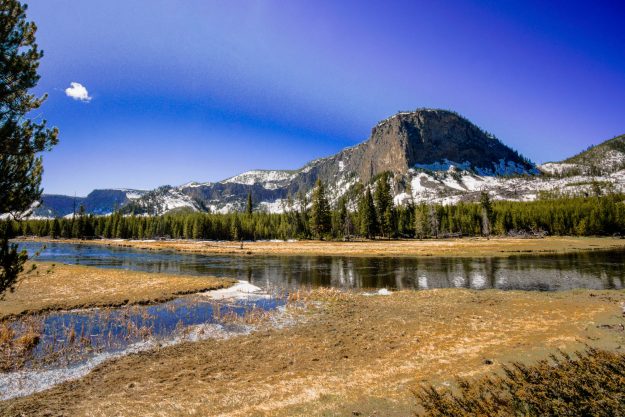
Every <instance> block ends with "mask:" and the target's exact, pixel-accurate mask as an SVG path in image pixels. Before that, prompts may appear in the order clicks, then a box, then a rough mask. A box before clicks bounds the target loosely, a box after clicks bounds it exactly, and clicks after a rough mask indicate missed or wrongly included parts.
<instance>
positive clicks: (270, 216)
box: [14, 174, 625, 240]
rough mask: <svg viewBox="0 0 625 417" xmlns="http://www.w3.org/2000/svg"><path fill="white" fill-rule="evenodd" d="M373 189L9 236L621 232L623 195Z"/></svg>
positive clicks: (382, 181)
mask: <svg viewBox="0 0 625 417" xmlns="http://www.w3.org/2000/svg"><path fill="white" fill-rule="evenodd" d="M375 185H376V186H375V187H367V188H366V189H365V190H364V191H363V192H361V193H360V194H359V196H358V198H357V200H356V201H354V200H348V198H347V197H343V198H341V199H340V200H339V202H338V205H337V207H336V208H335V209H331V208H330V205H329V204H328V197H327V195H326V194H327V192H326V190H325V187H324V186H323V184H322V183H321V182H318V183H317V186H316V188H315V189H314V192H313V199H312V201H311V202H305V201H304V202H302V204H300V205H299V207H300V208H298V209H291V210H287V211H286V212H284V213H268V212H259V211H255V210H254V207H253V202H252V200H251V196H248V203H247V208H246V210H245V211H242V212H234V213H227V214H216V213H213V214H211V213H198V212H191V211H187V212H179V213H175V214H167V215H162V216H136V215H122V214H121V213H120V212H117V213H115V214H113V215H111V216H93V215H87V214H85V212H84V210H81V211H80V212H79V213H78V215H77V216H76V217H75V218H62V219H54V220H30V221H26V222H22V223H21V224H20V225H19V226H18V224H17V223H15V225H14V235H37V236H50V237H53V238H59V237H61V238H91V237H104V238H121V239H154V238H174V239H181V238H182V239H218V240H256V239H309V238H320V239H345V238H353V237H359V238H430V237H448V236H480V235H491V234H494V235H508V234H512V235H527V234H529V235H544V234H549V235H572V236H589V235H604V236H605V235H614V234H618V235H621V234H625V203H624V200H625V196H624V195H623V194H610V195H603V196H601V195H598V196H594V197H573V198H572V197H567V198H563V197H558V198H543V199H541V200H537V201H531V202H515V201H491V199H490V197H489V195H488V194H487V193H483V194H482V197H481V201H480V202H479V203H462V202H461V203H458V204H453V205H441V204H425V203H420V204H415V203H410V202H409V203H408V204H403V205H395V204H394V202H393V197H392V193H391V190H390V187H389V178H388V174H383V175H381V176H380V177H379V178H378V180H377V181H376V184H375ZM350 207H353V210H350Z"/></svg>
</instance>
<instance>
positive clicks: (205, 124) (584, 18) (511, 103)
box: [28, 0, 625, 196]
mask: <svg viewBox="0 0 625 417" xmlns="http://www.w3.org/2000/svg"><path fill="white" fill-rule="evenodd" d="M28 5H29V9H28V18H29V19H30V20H33V21H34V22H35V23H36V24H37V26H38V31H37V41H38V44H39V46H40V47H41V49H43V50H44V52H45V56H44V58H43V59H42V61H41V65H40V68H39V73H40V75H41V80H40V82H39V85H38V86H37V87H36V89H35V92H36V93H38V94H42V93H48V96H49V97H48V100H47V101H46V102H45V103H44V105H43V106H42V107H41V108H40V109H38V110H37V111H36V112H35V113H34V114H33V115H32V116H33V117H35V118H37V119H46V120H48V123H49V124H50V125H52V126H57V127H58V128H59V130H60V136H59V138H60V143H59V145H57V146H56V147H55V148H54V149H53V150H52V152H49V153H46V154H45V155H44V169H45V171H44V176H43V187H44V190H45V192H46V193H58V194H68V195H73V194H76V195H79V196H81V195H86V194H87V193H89V192H90V191H91V190H93V189H97V188H135V189H152V188H155V187H157V186H160V185H165V184H169V185H179V184H183V183H186V182H189V181H199V182H206V181H218V180H222V179H225V178H228V177H230V176H233V175H236V174H239V173H241V172H244V171H247V170H250V169H295V168H298V167H301V166H302V165H304V164H305V163H306V162H308V161H309V160H311V159H315V158H319V157H323V156H328V155H331V154H333V153H336V152H337V151H339V150H341V149H342V148H344V147H347V146H351V145H354V144H356V143H359V142H362V141H364V140H366V139H367V137H368V136H369V134H370V132H371V128H372V127H373V126H374V125H375V124H376V123H377V122H378V121H380V120H382V119H385V118H386V117H388V116H391V115H392V114H394V113H396V112H398V111H405V110H413V109H416V108H419V107H432V108H443V109H451V110H454V111H457V112H459V113H460V114H462V115H463V116H465V117H467V118H468V119H469V120H471V121H472V122H473V123H475V124H477V125H478V126H480V127H481V128H483V129H485V130H487V131H489V132H491V133H493V134H495V135H496V136H497V137H498V138H499V139H501V140H502V141H503V142H504V143H505V144H507V145H509V146H511V147H512V148H514V149H517V150H518V151H519V152H521V153H522V154H523V155H525V156H527V157H529V158H530V159H532V160H533V161H534V162H536V163H541V162H547V161H553V160H561V159H564V158H566V157H569V156H571V155H573V154H575V153H578V152H579V151H581V150H583V149H585V148H586V147H588V146H589V145H591V144H597V143H600V142H602V141H603V140H606V139H609V138H611V137H614V136H616V135H619V134H623V133H625V47H624V45H625V30H623V22H624V21H625V3H623V2H622V1H620V0H619V1H593V2H587V1H585V2H575V1H560V0H554V1H549V2H545V1H535V0H525V1H477V0H466V1H447V0H440V1H417V0H405V1H404V0H397V1H392V0H384V1H382V0H380V1H367V0H358V1H356V0H343V1H338V0H293V1H282V0H267V1H261V0H248V1H240V0H228V1H216V0H215V1H213V0H185V1H178V0H108V1H84V0H54V1H51V0H31V1H28Z"/></svg>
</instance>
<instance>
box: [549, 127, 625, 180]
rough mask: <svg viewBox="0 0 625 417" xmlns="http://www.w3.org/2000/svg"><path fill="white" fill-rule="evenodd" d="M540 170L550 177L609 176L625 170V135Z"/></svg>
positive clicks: (551, 163) (550, 163)
mask: <svg viewBox="0 0 625 417" xmlns="http://www.w3.org/2000/svg"><path fill="white" fill-rule="evenodd" d="M539 169H540V170H541V171H542V172H544V173H547V174H550V175H559V176H562V175H564V176H566V175H569V176H570V175H580V174H585V175H595V176H597V175H609V174H612V173H614V172H617V171H621V170H623V169H625V135H621V136H617V137H615V138H612V139H610V140H606V141H605V142H603V143H600V144H599V145H596V146H591V147H590V148H588V149H587V150H585V151H584V152H581V153H579V154H577V155H575V156H572V157H571V158H568V159H565V160H564V161H562V162H549V163H546V164H543V165H541V166H540V167H539Z"/></svg>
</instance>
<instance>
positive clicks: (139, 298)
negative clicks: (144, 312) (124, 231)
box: [0, 262, 236, 320]
mask: <svg viewBox="0 0 625 417" xmlns="http://www.w3.org/2000/svg"><path fill="white" fill-rule="evenodd" d="M34 264H35V265H37V269H35V270H34V271H30V268H31V265H32V263H28V264H27V265H26V268H25V270H26V271H30V272H27V273H23V274H22V276H21V277H20V281H19V283H18V285H17V286H16V288H15V292H13V293H11V292H7V293H6V294H5V297H4V299H3V300H0V320H3V319H7V318H11V317H14V316H19V315H23V314H30V313H38V312H42V311H47V310H69V309H73V308H87V307H110V306H120V305H126V304H148V303H158V302H163V301H167V300H171V299H173V298H175V297H177V296H179V295H182V294H190V293H195V292H200V291H208V290H215V289H219V288H225V287H229V286H231V285H233V284H234V283H235V282H236V281H235V280H231V279H222V278H215V277H189V276H180V275H168V274H156V273H146V272H135V271H125V270H119V269H102V268H93V267H85V266H76V265H63V264H53V263H47V262H35V263H34Z"/></svg>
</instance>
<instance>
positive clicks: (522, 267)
mask: <svg viewBox="0 0 625 417" xmlns="http://www.w3.org/2000/svg"><path fill="white" fill-rule="evenodd" d="M20 245H21V246H22V247H24V248H25V249H27V250H28V252H29V253H30V254H31V255H32V254H34V253H36V252H39V255H38V256H37V258H36V259H38V260H41V261H51V262H59V263H66V264H79V265H88V266H96V267H101V268H120V269H130V270H138V271H147V272H164V273H175V274H186V275H198V276H202V275H213V276H219V277H230V278H237V279H241V280H248V281H250V282H251V283H252V284H254V285H257V286H260V287H263V288H265V289H275V288H283V289H292V288H297V287H318V286H332V287H341V288H391V289H406V288H415V289H428V288H453V287H456V288H461V287H463V288H473V289H487V288H497V289H502V290H540V291H555V290H567V289H573V288H588V289H621V288H625V268H624V267H623V265H624V264H625V250H611V251H591V252H582V253H574V254H565V255H519V256H511V257H507V258H503V257H481V258H449V257H447V258H445V257H421V258H409V257H341V256H247V257H246V256H224V255H199V254H188V253H178V252H173V251H172V252H169V251H146V250H137V249H130V248H120V247H107V246H102V245H89V244H69V243H45V244H43V243H39V242H22V243H20Z"/></svg>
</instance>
